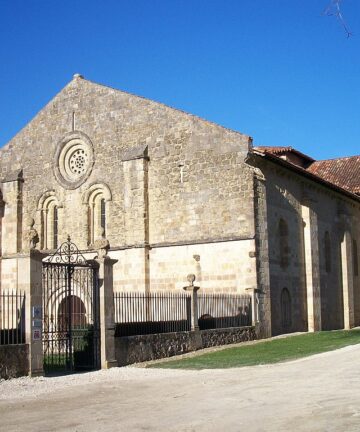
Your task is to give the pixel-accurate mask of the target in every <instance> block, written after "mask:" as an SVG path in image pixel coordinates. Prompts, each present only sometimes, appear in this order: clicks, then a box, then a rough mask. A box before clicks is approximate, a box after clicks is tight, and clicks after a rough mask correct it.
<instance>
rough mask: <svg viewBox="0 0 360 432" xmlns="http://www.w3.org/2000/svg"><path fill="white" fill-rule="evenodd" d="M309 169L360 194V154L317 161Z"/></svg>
mask: <svg viewBox="0 0 360 432" xmlns="http://www.w3.org/2000/svg"><path fill="white" fill-rule="evenodd" d="M307 171H309V172H311V173H312V174H315V175H317V176H319V177H321V178H323V179H324V180H327V181H328V182H330V183H333V184H335V185H336V186H340V187H342V188H343V189H346V190H348V191H350V192H352V193H355V194H360V156H350V157H344V158H339V159H329V160H322V161H316V162H313V163H312V164H311V165H310V166H309V168H308V169H307Z"/></svg>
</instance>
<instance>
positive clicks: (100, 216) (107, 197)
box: [82, 183, 112, 245]
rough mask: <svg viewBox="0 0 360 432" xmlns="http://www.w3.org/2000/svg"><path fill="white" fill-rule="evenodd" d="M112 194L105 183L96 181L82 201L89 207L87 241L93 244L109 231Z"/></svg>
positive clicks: (85, 193)
mask: <svg viewBox="0 0 360 432" xmlns="http://www.w3.org/2000/svg"><path fill="white" fill-rule="evenodd" d="M111 201H112V194H111V191H110V188H109V186H108V185H106V184H105V183H94V184H92V185H91V186H90V187H89V188H88V190H86V191H85V192H84V194H83V197H82V203H83V205H84V206H86V208H87V243H88V245H91V244H93V243H94V242H95V240H97V239H99V238H102V236H103V231H105V236H106V235H107V233H108V225H109V223H108V222H109V212H110V203H111Z"/></svg>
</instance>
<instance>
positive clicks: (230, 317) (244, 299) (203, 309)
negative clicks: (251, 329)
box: [198, 294, 252, 330]
mask: <svg viewBox="0 0 360 432" xmlns="http://www.w3.org/2000/svg"><path fill="white" fill-rule="evenodd" d="M198 321H199V328H200V330H206V329H214V328H227V327H243V326H250V325H251V322H252V317H251V296H249V295H241V294H198Z"/></svg>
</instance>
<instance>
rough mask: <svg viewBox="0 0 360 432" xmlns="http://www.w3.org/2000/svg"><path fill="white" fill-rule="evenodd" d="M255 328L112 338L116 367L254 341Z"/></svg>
mask: <svg viewBox="0 0 360 432" xmlns="http://www.w3.org/2000/svg"><path fill="white" fill-rule="evenodd" d="M255 339H256V333H255V328H254V327H241V328H227V329H212V330H201V331H199V332H178V333H159V334H152V335H141V336H128V337H117V338H115V355H116V360H117V362H118V365H119V366H125V365H128V364H132V363H140V362H144V361H149V360H157V359H161V358H166V357H172V356H174V355H179V354H185V353H188V352H191V351H195V350H198V349H201V348H207V347H212V346H220V345H227V344H232V343H238V342H245V341H249V340H255Z"/></svg>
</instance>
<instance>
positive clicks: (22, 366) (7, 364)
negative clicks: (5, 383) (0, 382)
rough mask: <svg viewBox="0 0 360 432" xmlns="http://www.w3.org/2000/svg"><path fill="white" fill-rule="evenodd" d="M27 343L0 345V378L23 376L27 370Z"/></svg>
mask: <svg viewBox="0 0 360 432" xmlns="http://www.w3.org/2000/svg"><path fill="white" fill-rule="evenodd" d="M28 356H29V345H27V344H22V345H0V378H1V379H9V378H16V377H19V376H25V375H27V374H28V372H29V361H28Z"/></svg>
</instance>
